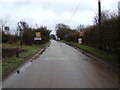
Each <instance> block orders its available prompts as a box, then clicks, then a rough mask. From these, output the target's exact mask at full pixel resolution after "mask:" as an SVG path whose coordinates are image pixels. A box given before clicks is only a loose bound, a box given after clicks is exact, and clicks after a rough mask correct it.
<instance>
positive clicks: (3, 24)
mask: <svg viewBox="0 0 120 90" xmlns="http://www.w3.org/2000/svg"><path fill="white" fill-rule="evenodd" d="M6 23H7V21H6V20H3V19H1V20H0V29H1V30H2V31H3V30H4V26H5V25H6Z"/></svg>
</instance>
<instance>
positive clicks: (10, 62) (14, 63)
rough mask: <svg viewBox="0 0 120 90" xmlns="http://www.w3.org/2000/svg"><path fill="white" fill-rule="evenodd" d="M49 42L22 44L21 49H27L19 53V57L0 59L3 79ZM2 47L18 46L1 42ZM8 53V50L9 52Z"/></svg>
mask: <svg viewBox="0 0 120 90" xmlns="http://www.w3.org/2000/svg"><path fill="white" fill-rule="evenodd" d="M49 43H50V42H48V43H46V44H42V45H32V46H27V45H23V46H22V49H24V50H27V52H24V53H20V54H19V57H16V56H14V57H11V58H9V57H7V58H3V59H2V77H3V79H4V78H5V77H6V76H8V75H9V74H10V73H11V72H13V71H14V70H16V68H18V67H19V66H20V65H21V64H23V63H24V62H25V61H26V60H28V59H30V58H31V57H32V56H33V55H35V54H36V53H37V52H38V51H40V50H41V49H43V48H45V47H46V46H48V45H49ZM3 47H9V48H16V47H18V46H16V45H11V44H3ZM9 53H10V52H9Z"/></svg>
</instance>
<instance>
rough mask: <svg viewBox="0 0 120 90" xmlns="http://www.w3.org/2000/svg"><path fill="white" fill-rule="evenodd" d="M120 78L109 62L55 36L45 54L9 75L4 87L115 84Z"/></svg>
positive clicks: (85, 86) (80, 86) (90, 86)
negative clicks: (60, 40) (106, 62)
mask: <svg viewBox="0 0 120 90" xmlns="http://www.w3.org/2000/svg"><path fill="white" fill-rule="evenodd" d="M117 80H118V76H117V74H116V73H114V72H112V71H111V70H109V69H108V67H107V66H106V65H103V64H102V63H100V62H98V61H96V60H94V59H92V58H90V57H88V56H86V55H85V54H83V53H82V52H79V51H78V50H76V49H74V48H73V47H70V46H68V45H66V44H64V43H61V42H57V41H54V40H52V41H51V45H50V46H49V47H48V48H47V49H46V50H45V52H43V54H42V55H40V56H39V57H37V58H36V59H34V60H33V61H32V62H28V63H27V64H25V65H24V66H23V67H22V68H21V69H20V73H19V74H17V73H15V74H13V75H12V76H10V77H9V78H8V79H6V80H5V81H4V82H3V88H115V87H117Z"/></svg>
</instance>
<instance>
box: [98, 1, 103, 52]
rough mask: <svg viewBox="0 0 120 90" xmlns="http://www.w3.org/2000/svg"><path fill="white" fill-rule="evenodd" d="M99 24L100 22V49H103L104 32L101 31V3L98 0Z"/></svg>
mask: <svg viewBox="0 0 120 90" xmlns="http://www.w3.org/2000/svg"><path fill="white" fill-rule="evenodd" d="M98 22H99V49H100V50H101V49H102V40H101V37H102V31H101V1H100V0H98Z"/></svg>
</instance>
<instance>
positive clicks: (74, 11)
mask: <svg viewBox="0 0 120 90" xmlns="http://www.w3.org/2000/svg"><path fill="white" fill-rule="evenodd" d="M79 6H80V2H79V3H78V5H77V7H76V9H75V11H74V13H73V15H72V17H71V18H70V20H69V23H70V22H71V21H72V19H73V17H74V16H75V14H76V12H77V10H78V8H79Z"/></svg>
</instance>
